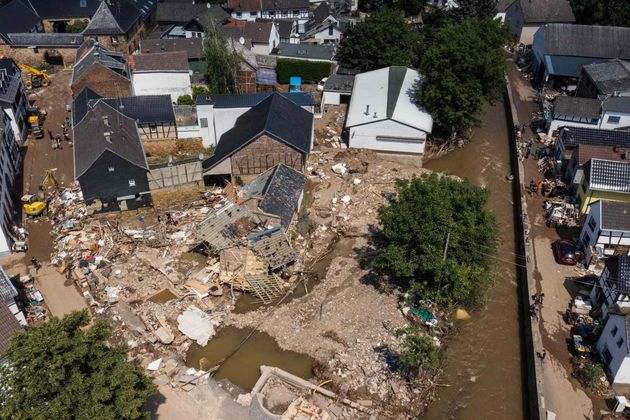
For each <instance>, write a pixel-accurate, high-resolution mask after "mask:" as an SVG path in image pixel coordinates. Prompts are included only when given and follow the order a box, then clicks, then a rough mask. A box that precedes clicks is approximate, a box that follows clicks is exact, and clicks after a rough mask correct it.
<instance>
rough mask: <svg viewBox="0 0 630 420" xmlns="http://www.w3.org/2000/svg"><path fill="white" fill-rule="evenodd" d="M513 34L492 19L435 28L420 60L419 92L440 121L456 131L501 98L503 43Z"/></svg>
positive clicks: (503, 69) (503, 70)
mask: <svg viewBox="0 0 630 420" xmlns="http://www.w3.org/2000/svg"><path fill="white" fill-rule="evenodd" d="M509 37H510V34H509V31H508V29H507V27H506V26H505V25H504V24H502V23H501V22H499V21H498V20H495V19H492V18H487V19H483V20H479V19H465V20H463V21H461V22H456V23H451V24H448V25H447V26H445V27H444V28H442V29H439V30H438V31H437V33H436V35H435V42H434V43H433V44H432V46H431V47H430V48H429V49H428V50H427V51H426V53H425V54H424V56H423V58H422V64H421V70H422V74H423V76H424V79H423V83H422V86H421V88H420V89H419V90H418V92H417V95H418V96H419V98H420V100H421V101H422V102H423V104H424V105H425V106H426V107H427V109H428V110H429V111H430V112H431V114H432V115H433V119H434V120H435V122H436V123H437V124H438V125H440V126H441V127H443V128H446V129H448V130H451V131H453V130H456V129H458V128H461V127H463V126H466V125H468V124H471V123H473V122H474V121H475V118H476V116H477V115H478V114H479V112H480V111H481V106H482V104H483V102H484V101H486V100H488V101H494V100H496V99H498V98H500V96H501V93H502V91H503V88H504V86H505V81H504V79H503V77H504V74H505V67H506V62H505V56H504V53H503V51H502V49H501V46H502V45H503V43H504V42H505V41H507V40H508V39H509Z"/></svg>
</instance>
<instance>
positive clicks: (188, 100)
mask: <svg viewBox="0 0 630 420" xmlns="http://www.w3.org/2000/svg"><path fill="white" fill-rule="evenodd" d="M194 103H195V101H193V98H192V96H190V95H182V96H180V97H179V98H177V105H192V104H194Z"/></svg>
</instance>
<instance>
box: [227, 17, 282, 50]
mask: <svg viewBox="0 0 630 420" xmlns="http://www.w3.org/2000/svg"><path fill="white" fill-rule="evenodd" d="M221 29H222V31H223V34H224V35H225V36H226V37H230V38H234V39H236V40H238V39H239V38H240V37H243V38H245V39H250V40H251V41H252V42H255V43H259V44H268V43H269V38H270V35H271V31H272V30H273V23H272V22H260V21H255V22H250V21H243V24H242V25H234V26H233V25H224V26H223V27H222V28H221Z"/></svg>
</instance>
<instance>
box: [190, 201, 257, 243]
mask: <svg viewBox="0 0 630 420" xmlns="http://www.w3.org/2000/svg"><path fill="white" fill-rule="evenodd" d="M241 221H242V222H241ZM239 223H240V224H241V226H239V225H238V224H239ZM252 223H253V224H257V223H258V219H257V218H256V216H255V215H254V214H253V213H252V212H250V211H249V210H248V209H247V208H245V207H242V206H238V205H236V204H235V203H233V202H231V201H228V202H227V204H226V205H225V206H223V207H221V208H220V209H218V210H216V211H213V212H212V213H210V214H209V215H208V217H207V218H206V219H205V220H203V221H202V222H200V223H199V224H198V225H197V226H196V228H195V234H196V236H197V240H198V241H199V242H206V243H207V244H208V245H209V246H210V248H212V250H213V251H214V252H219V251H221V250H223V249H226V248H232V247H234V246H237V245H239V244H241V243H242V241H243V237H244V236H245V235H246V234H247V231H248V229H246V228H247V227H248V226H247V225H251V224H252ZM243 230H247V231H243Z"/></svg>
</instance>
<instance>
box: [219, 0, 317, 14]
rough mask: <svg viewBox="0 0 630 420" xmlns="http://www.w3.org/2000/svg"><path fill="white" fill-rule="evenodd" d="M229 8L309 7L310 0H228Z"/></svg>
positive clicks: (239, 10)
mask: <svg viewBox="0 0 630 420" xmlns="http://www.w3.org/2000/svg"><path fill="white" fill-rule="evenodd" d="M227 8H228V9H229V10H233V11H235V12H247V11H250V10H293V9H297V10H299V9H308V8H309V0H228V3H227Z"/></svg>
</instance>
